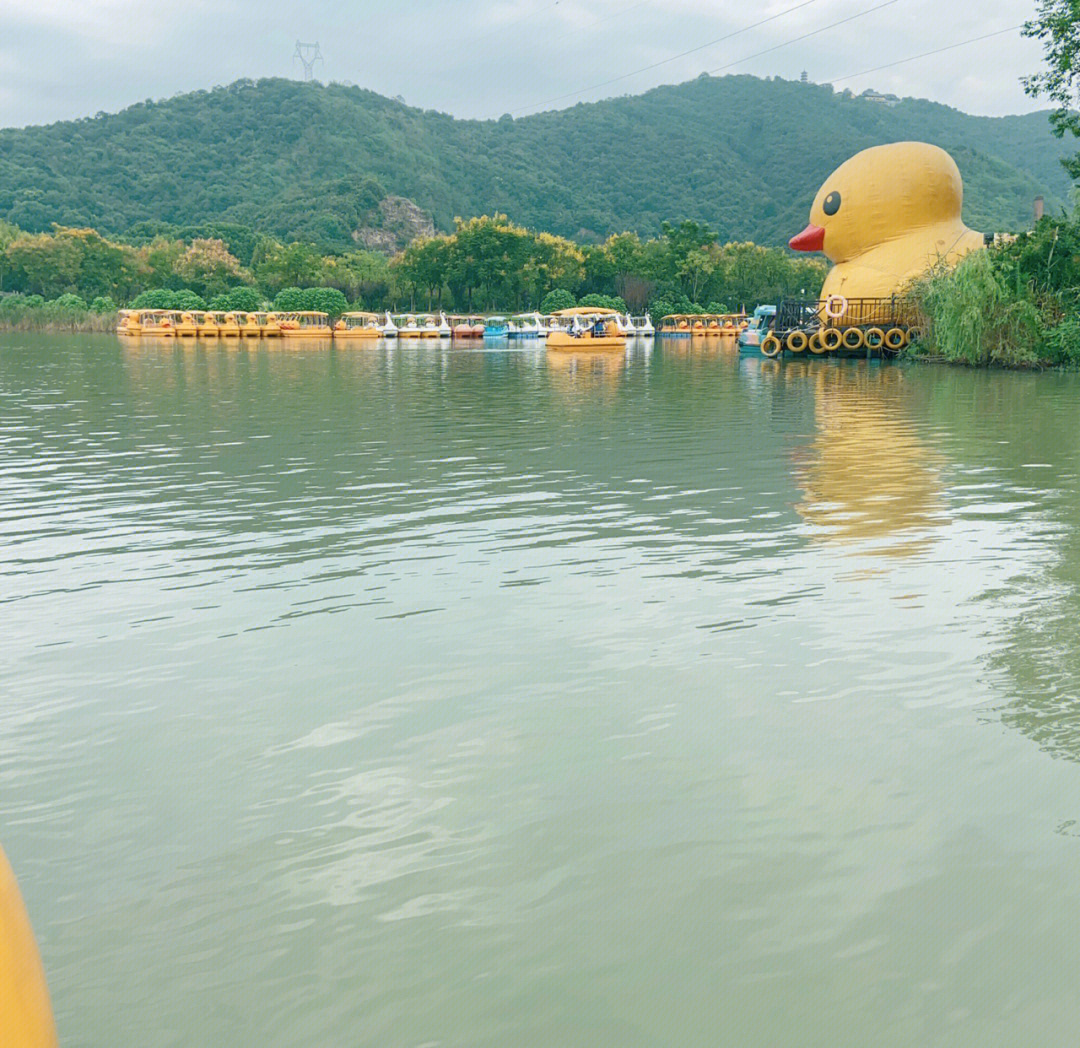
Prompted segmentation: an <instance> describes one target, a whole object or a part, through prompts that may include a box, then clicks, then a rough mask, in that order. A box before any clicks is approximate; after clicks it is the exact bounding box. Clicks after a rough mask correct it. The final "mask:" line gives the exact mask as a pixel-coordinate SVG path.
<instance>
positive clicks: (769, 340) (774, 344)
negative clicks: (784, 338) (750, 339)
mask: <svg viewBox="0 0 1080 1048" xmlns="http://www.w3.org/2000/svg"><path fill="white" fill-rule="evenodd" d="M783 348H784V347H783V346H782V345H781V344H780V339H778V338H777V337H776V336H775V335H766V336H765V337H764V338H763V339H762V340H761V352H762V353H764V354H765V356H767V357H777V356H779V355H780V350H781V349H783Z"/></svg>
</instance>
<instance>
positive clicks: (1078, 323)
mask: <svg viewBox="0 0 1080 1048" xmlns="http://www.w3.org/2000/svg"><path fill="white" fill-rule="evenodd" d="M1044 348H1045V352H1046V354H1047V356H1048V357H1049V358H1050V359H1051V360H1053V361H1054V362H1055V363H1059V364H1080V317H1076V316H1071V317H1066V318H1065V319H1064V320H1063V321H1061V323H1060V324H1055V325H1054V326H1053V327H1052V328H1050V330H1049V331H1047V333H1046V337H1045V340H1044Z"/></svg>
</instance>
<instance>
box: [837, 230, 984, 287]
mask: <svg viewBox="0 0 1080 1048" xmlns="http://www.w3.org/2000/svg"><path fill="white" fill-rule="evenodd" d="M982 246H983V238H982V234H981V233H976V232H975V231H974V230H971V229H968V228H967V227H966V226H964V225H963V223H960V225H959V226H957V225H956V224H953V223H946V224H943V225H940V226H934V227H930V228H927V229H921V230H919V231H918V232H917V233H913V234H910V235H908V236H903V237H899V238H897V239H896V240H891V241H889V242H887V243H885V244H880V245H878V246H877V247H873V248H870V250H868V251H864V252H863V253H862V254H861V255H859V256H858V257H857V258H854V259H852V260H851V261H849V262H838V263H837V264H836V265H835V266H833V268H832V270H831V271H830V273H829V275H828V276H827V277H826V278H825V284H824V286H823V287H822V289H821V297H822V298H828V297H829V296H830V295H843V296H844V297H845V298H847V299H853V298H890V297H891V296H893V295H895V294H897V293H898V292H900V291H901V290H902V289H903V287H904V286H905V285H906V284H909V283H910V282H911V281H912V280H916V279H918V278H919V277H921V276H922V275H923V274H924V273H925V272H926V271H927V270H928V269H932V268H933V267H934V266H935V265H937V264H939V263H944V264H945V265H948V266H954V265H956V263H957V262H959V261H960V259H961V258H963V256H964V255H966V254H969V253H970V252H972V251H977V250H978V249H979V248H981V247H982Z"/></svg>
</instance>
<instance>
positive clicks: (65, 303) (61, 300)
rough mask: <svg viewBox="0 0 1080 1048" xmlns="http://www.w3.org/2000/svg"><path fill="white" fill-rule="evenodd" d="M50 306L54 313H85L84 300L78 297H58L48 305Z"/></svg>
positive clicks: (69, 295)
mask: <svg viewBox="0 0 1080 1048" xmlns="http://www.w3.org/2000/svg"><path fill="white" fill-rule="evenodd" d="M49 305H50V306H52V308H53V309H54V310H56V311H62V312H65V313H74V312H80V313H85V312H86V299H85V298H80V297H79V296H78V295H73V294H70V293H69V294H66V295H59V296H58V297H56V298H54V299H53V300H52V301H51V302H50V303H49Z"/></svg>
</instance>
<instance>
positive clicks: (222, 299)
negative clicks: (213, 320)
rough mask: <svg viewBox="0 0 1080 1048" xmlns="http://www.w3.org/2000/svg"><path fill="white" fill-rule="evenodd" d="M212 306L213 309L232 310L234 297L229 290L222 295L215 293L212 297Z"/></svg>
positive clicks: (217, 310)
mask: <svg viewBox="0 0 1080 1048" xmlns="http://www.w3.org/2000/svg"><path fill="white" fill-rule="evenodd" d="M210 308H211V309H212V310H215V311H216V312H221V311H228V310H231V309H232V308H233V307H232V297H231V296H230V295H229V294H228V292H224V293H222V294H220V295H215V296H214V297H213V298H212V299H210Z"/></svg>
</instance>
